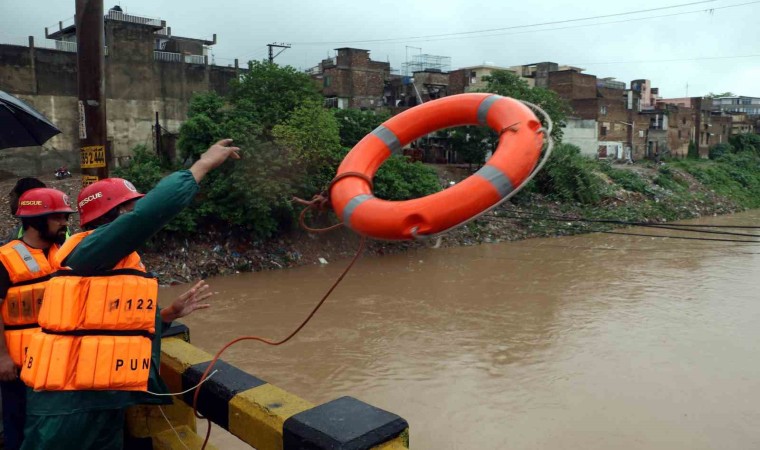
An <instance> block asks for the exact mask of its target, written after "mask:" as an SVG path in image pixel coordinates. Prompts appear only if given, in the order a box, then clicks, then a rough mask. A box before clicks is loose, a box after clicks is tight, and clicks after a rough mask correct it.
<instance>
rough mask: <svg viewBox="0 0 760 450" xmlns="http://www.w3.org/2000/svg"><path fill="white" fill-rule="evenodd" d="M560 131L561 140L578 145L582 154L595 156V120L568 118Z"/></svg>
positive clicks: (596, 147) (596, 142)
mask: <svg viewBox="0 0 760 450" xmlns="http://www.w3.org/2000/svg"><path fill="white" fill-rule="evenodd" d="M562 131H563V133H564V134H563V136H562V142H564V143H567V144H573V145H575V146H578V147H579V148H580V149H581V154H582V155H584V156H588V157H592V158H595V157H596V155H597V151H598V148H599V134H598V127H597V123H596V120H584V119H568V120H567V125H565V128H563V130H562Z"/></svg>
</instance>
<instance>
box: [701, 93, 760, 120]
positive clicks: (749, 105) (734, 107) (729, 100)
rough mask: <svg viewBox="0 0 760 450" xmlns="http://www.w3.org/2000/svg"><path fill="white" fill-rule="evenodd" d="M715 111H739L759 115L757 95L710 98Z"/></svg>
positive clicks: (759, 103) (759, 100)
mask: <svg viewBox="0 0 760 450" xmlns="http://www.w3.org/2000/svg"><path fill="white" fill-rule="evenodd" d="M712 110H713V112H715V113H741V114H746V115H748V116H760V98H758V97H745V96H733V97H717V98H713V99H712Z"/></svg>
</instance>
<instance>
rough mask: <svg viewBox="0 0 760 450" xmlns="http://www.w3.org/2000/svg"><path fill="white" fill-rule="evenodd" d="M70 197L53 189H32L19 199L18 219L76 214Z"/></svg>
mask: <svg viewBox="0 0 760 450" xmlns="http://www.w3.org/2000/svg"><path fill="white" fill-rule="evenodd" d="M75 212H76V211H74V210H73V209H71V203H70V202H69V196H68V195H66V194H65V193H63V192H61V191H59V190H58V189H51V188H37V189H30V190H28V191H26V192H24V193H23V194H22V195H21V198H19V199H18V210H17V211H16V217H39V216H45V215H48V214H55V213H75Z"/></svg>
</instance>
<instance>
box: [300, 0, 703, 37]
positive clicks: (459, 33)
mask: <svg viewBox="0 0 760 450" xmlns="http://www.w3.org/2000/svg"><path fill="white" fill-rule="evenodd" d="M714 1H715V0H703V1H699V2H691V3H681V4H678V5H671V6H661V7H659V8H650V9H640V10H636V11H628V12H621V13H614V14H605V15H601V16H590V17H581V18H576V19H565V20H555V21H552V22H541V23H534V24H530V25H514V26H511V27H502V28H489V29H485V30H474V31H460V32H456V33H444V34H429V35H423V36H407V37H401V38H386V39H366V40H360V41H323V42H294V44H298V45H325V44H336V43H343V44H355V43H368V42H388V41H398V40H415V39H427V38H437V37H445V36H462V35H467V34H479V33H489V32H494V31H505V30H516V29H520V28H532V27H538V26H544V25H557V24H560V23H570V22H581V21H585V20H594V19H606V18H608V17H617V16H626V15H630V14H641V13H644V12H652V11H661V10H664V9H673V8H683V7H685V6H692V5H698V4H702V3H713V2H714Z"/></svg>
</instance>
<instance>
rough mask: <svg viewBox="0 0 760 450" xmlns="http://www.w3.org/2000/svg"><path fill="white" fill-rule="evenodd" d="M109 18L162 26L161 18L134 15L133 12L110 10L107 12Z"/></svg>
mask: <svg viewBox="0 0 760 450" xmlns="http://www.w3.org/2000/svg"><path fill="white" fill-rule="evenodd" d="M106 19H108V20H118V21H121V22H131V23H139V24H142V25H152V26H154V27H160V26H162V25H161V19H154V18H152V17H141V16H133V15H131V14H124V13H123V12H119V11H114V10H109V11H108V14H106Z"/></svg>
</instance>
